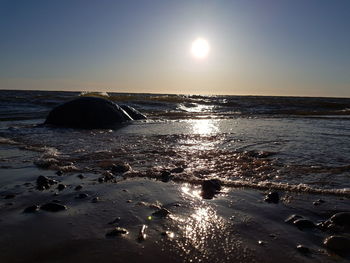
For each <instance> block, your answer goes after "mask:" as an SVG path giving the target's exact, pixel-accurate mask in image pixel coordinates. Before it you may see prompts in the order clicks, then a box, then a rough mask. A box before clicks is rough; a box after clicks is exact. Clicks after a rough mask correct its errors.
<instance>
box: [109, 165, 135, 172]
mask: <svg viewBox="0 0 350 263" xmlns="http://www.w3.org/2000/svg"><path fill="white" fill-rule="evenodd" d="M111 170H112V173H125V172H127V171H129V170H131V166H130V165H129V164H128V163H120V164H113V166H112V168H111Z"/></svg>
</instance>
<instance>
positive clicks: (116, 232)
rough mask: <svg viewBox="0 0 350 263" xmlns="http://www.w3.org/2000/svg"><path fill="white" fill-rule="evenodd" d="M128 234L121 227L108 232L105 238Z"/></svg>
mask: <svg viewBox="0 0 350 263" xmlns="http://www.w3.org/2000/svg"><path fill="white" fill-rule="evenodd" d="M128 233H129V232H128V230H126V229H125V228H122V227H116V228H114V229H113V230H111V231H109V232H108V233H107V234H106V237H116V236H123V235H127V234H128Z"/></svg>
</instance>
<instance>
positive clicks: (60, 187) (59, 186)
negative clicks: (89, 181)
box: [57, 184, 66, 191]
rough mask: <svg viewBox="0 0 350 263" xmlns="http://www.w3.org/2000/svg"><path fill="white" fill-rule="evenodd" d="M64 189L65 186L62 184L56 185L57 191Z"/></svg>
mask: <svg viewBox="0 0 350 263" xmlns="http://www.w3.org/2000/svg"><path fill="white" fill-rule="evenodd" d="M65 188H66V186H65V185H64V184H59V185H57V189H58V191H62V190H64V189H65Z"/></svg>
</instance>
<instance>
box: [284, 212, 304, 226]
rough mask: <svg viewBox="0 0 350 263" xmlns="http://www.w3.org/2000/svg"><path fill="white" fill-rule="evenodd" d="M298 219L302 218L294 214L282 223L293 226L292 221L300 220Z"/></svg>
mask: <svg viewBox="0 0 350 263" xmlns="http://www.w3.org/2000/svg"><path fill="white" fill-rule="evenodd" d="M300 218H302V216H300V215H295V214H294V215H291V216H289V217H288V218H287V219H286V220H284V222H286V223H288V224H293V223H294V221H296V220H297V219H300Z"/></svg>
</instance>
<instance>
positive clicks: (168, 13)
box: [0, 0, 350, 97]
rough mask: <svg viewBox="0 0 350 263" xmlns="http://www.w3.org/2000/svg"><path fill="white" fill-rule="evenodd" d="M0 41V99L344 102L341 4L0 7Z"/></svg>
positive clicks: (347, 84) (349, 58) (348, 31)
mask: <svg viewBox="0 0 350 263" xmlns="http://www.w3.org/2000/svg"><path fill="white" fill-rule="evenodd" d="M0 36H1V41H0V89H45V90H96V91H107V92H108V91H115V92H150V93H154V92H155V93H191V94H247V95H253V94H258V95H299V96H304V95H306V96H344V97H350V1H348V0H290V1H286V0H255V1H250V0H241V1H238V0H237V1H234V0H232V1H224V0H222V1H220V0H202V1H199V0H196V1H195V0H194V1H190V0H186V1H185V0H176V1H175V0H172V1H170V0H157V1H153V0H144V1H141V0H140V1H136V0H135V1H127V0H126V1H117V0H115V1H112V0H110V1H107V0H94V1H93V0H80V1H74V0H67V1H65V0H57V1H55V0H51V1H50V0H31V1H29V0H22V1H19V0H0ZM197 37H202V38H205V39H206V40H207V41H208V42H209V44H210V53H209V55H208V57H207V58H205V59H202V60H198V59H196V58H194V57H193V56H192V55H191V53H190V47H191V43H192V41H193V40H195V39H196V38H197Z"/></svg>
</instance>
